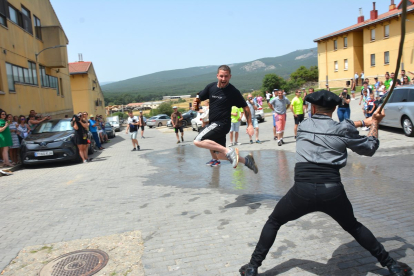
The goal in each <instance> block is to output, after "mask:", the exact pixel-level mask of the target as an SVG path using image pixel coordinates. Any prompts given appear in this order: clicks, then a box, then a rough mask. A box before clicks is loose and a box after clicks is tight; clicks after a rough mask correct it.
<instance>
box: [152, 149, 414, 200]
mask: <svg viewBox="0 0 414 276" xmlns="http://www.w3.org/2000/svg"><path fill="white" fill-rule="evenodd" d="M239 149H240V154H241V155H242V156H245V155H247V154H248V153H250V152H249V151H243V148H239ZM251 153H252V154H253V156H254V158H255V160H256V163H257V165H258V167H259V173H258V174H254V173H253V172H252V171H251V170H249V169H248V168H247V167H245V166H244V164H239V166H238V167H237V169H233V168H232V167H231V165H230V163H229V162H228V161H222V164H221V165H220V166H219V167H215V168H214V167H210V166H206V165H205V163H206V162H207V161H209V160H210V159H211V156H210V154H209V151H208V150H205V149H200V148H197V147H195V146H193V145H185V146H178V147H176V148H174V149H171V150H168V151H163V152H161V153H157V152H153V153H150V154H146V156H145V157H146V158H147V159H148V161H149V162H151V165H153V166H155V167H157V171H158V172H157V173H155V174H152V175H151V176H150V177H149V180H147V181H146V183H145V184H146V185H166V186H171V185H172V186H177V187H182V188H211V189H217V190H219V191H221V192H224V193H233V194H238V195H246V196H247V195H250V196H251V197H252V196H253V195H256V197H258V198H257V199H256V198H253V199H251V198H248V200H247V201H248V202H246V203H251V202H258V201H263V200H264V201H267V200H272V201H274V200H278V199H279V198H280V197H281V196H283V195H284V194H285V193H286V191H287V190H288V189H289V188H290V187H291V186H292V185H293V175H294V167H295V154H294V153H291V152H285V151H281V150H275V149H268V150H260V151H252V152H251ZM390 164H392V165H393V166H390ZM411 164H412V158H411V156H409V155H403V156H395V157H372V158H367V157H360V156H356V155H352V156H350V157H349V159H348V165H347V166H346V167H345V168H344V169H342V170H341V175H342V180H343V183H344V185H345V186H346V187H347V186H348V187H353V186H355V187H356V188H358V189H359V188H361V189H363V190H370V192H372V193H373V195H375V193H376V190H383V189H393V187H394V188H395V186H394V185H390V183H396V181H398V182H399V183H401V182H403V183H406V184H407V183H411V177H410V175H411ZM404 186H406V185H404ZM409 190H411V191H414V188H413V187H412V185H410V187H409ZM259 197H261V198H259ZM241 200H242V201H246V200H244V199H241Z"/></svg>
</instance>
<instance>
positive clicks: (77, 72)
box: [69, 61, 106, 116]
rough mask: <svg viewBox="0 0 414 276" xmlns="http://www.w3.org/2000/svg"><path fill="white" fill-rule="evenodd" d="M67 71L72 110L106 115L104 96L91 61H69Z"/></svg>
mask: <svg viewBox="0 0 414 276" xmlns="http://www.w3.org/2000/svg"><path fill="white" fill-rule="evenodd" d="M69 73H70V83H71V89H72V101H73V109H74V111H75V112H84V111H86V112H88V113H89V114H93V115H95V116H96V115H97V114H98V115H103V116H106V110H105V101H104V96H103V94H102V90H101V86H100V85H99V81H98V77H97V76H96V72H95V69H94V67H93V64H92V62H90V61H79V62H71V63H69Z"/></svg>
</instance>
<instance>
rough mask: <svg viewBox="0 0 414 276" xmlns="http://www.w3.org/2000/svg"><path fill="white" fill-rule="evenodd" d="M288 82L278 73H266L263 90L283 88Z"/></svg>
mask: <svg viewBox="0 0 414 276" xmlns="http://www.w3.org/2000/svg"><path fill="white" fill-rule="evenodd" d="M285 84H286V81H285V79H284V78H282V77H279V76H278V75H276V74H266V75H265V76H264V78H263V81H262V92H265V91H269V92H272V91H273V90H274V89H281V88H282V86H284V85H285Z"/></svg>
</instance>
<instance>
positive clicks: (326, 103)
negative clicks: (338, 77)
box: [305, 90, 342, 108]
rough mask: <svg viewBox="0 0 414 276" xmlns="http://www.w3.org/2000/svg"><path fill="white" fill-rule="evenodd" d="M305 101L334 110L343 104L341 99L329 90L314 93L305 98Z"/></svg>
mask: <svg viewBox="0 0 414 276" xmlns="http://www.w3.org/2000/svg"><path fill="white" fill-rule="evenodd" d="M305 101H307V102H310V103H313V104H315V105H318V106H323V107H328V108H330V107H331V108H334V107H335V106H337V105H339V104H341V103H342V100H341V98H339V97H338V96H337V95H336V94H334V93H332V92H329V91H327V90H320V91H317V92H313V93H312V94H308V95H307V96H306V97H305Z"/></svg>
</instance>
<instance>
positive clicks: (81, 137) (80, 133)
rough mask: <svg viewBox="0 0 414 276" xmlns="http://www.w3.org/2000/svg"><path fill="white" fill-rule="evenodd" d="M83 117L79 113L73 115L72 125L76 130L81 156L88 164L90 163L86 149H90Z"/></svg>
mask: <svg viewBox="0 0 414 276" xmlns="http://www.w3.org/2000/svg"><path fill="white" fill-rule="evenodd" d="M82 117H83V115H82V113H79V114H78V115H73V118H72V121H71V124H72V127H73V129H74V130H75V144H76V146H77V147H78V150H79V155H80V157H81V158H82V162H83V163H86V162H88V155H87V153H86V156H85V148H87V147H88V133H87V131H86V129H85V128H84V127H83V125H82V122H81V120H82ZM86 152H87V151H86Z"/></svg>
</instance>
